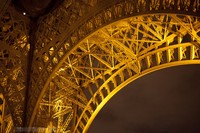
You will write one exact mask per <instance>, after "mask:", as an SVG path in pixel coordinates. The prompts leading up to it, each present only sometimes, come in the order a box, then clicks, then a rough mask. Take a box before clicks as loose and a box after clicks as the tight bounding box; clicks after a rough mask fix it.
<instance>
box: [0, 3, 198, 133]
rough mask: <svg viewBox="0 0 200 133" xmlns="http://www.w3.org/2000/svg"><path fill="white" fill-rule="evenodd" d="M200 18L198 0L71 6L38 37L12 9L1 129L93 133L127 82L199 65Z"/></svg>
mask: <svg viewBox="0 0 200 133" xmlns="http://www.w3.org/2000/svg"><path fill="white" fill-rule="evenodd" d="M9 2H10V1H9V0H8V1H6V0H4V3H9ZM5 8H7V5H6V6H5V7H2V8H1V7H0V10H5ZM199 12H200V1H199V0H162V1H161V0H117V1H116V0H106V1H105V0H64V1H63V3H62V4H61V5H60V6H58V7H57V8H56V9H55V10H53V11H51V12H50V13H48V14H47V15H45V16H42V17H40V18H39V20H38V28H37V31H36V32H35V33H33V34H34V38H32V37H30V36H29V35H28V33H30V29H29V28H27V27H29V26H30V25H29V19H28V18H26V17H24V16H23V15H21V14H18V13H17V12H16V11H15V10H14V8H12V5H10V7H9V8H8V9H7V10H5V11H4V12H3V11H2V12H0V13H1V14H0V19H1V21H0V92H2V94H3V96H4V99H5V100H6V103H7V104H6V107H8V108H9V111H10V115H9V113H8V115H6V117H5V118H4V120H5V121H4V122H5V123H7V124H6V125H8V126H6V127H1V129H2V130H3V131H4V132H5V131H6V132H12V130H13V128H12V122H13V126H15V127H21V126H22V124H23V123H24V122H26V124H27V125H28V124H29V127H40V128H37V129H35V128H34V129H33V128H30V131H31V129H32V130H34V131H35V132H51V131H53V130H54V132H65V133H71V132H75V133H79V132H86V131H87V129H88V128H89V126H90V124H91V123H92V121H93V119H94V118H95V116H96V115H97V113H98V112H99V111H100V109H101V108H102V107H103V106H104V105H105V104H106V102H107V101H108V100H109V99H110V98H111V97H112V96H113V95H114V94H116V93H117V92H118V91H119V90H121V89H122V88H123V87H124V86H126V85H127V84H128V83H130V82H132V81H134V80H135V79H137V78H139V77H141V76H143V75H145V74H147V73H150V72H152V71H155V70H159V69H162V68H165V67H170V66H177V65H185V64H200V60H199V58H200V57H199V54H200V53H199V48H200V23H199V19H200V18H199ZM33 39H34V42H31V43H34V44H33V45H35V49H31V48H34V47H33V46H32V45H31V48H30V44H29V41H31V40H32V41H33ZM30 51H31V52H30ZM29 53H31V54H29ZM32 53H33V57H29V58H28V56H32ZM32 58H33V60H32ZM28 59H31V60H28ZM30 62H31V63H30ZM27 67H30V68H27ZM27 72H28V73H27ZM29 76H30V77H29ZM29 79H30V80H31V81H29ZM26 91H28V94H25V92H26ZM25 97H28V99H26V100H28V101H27V103H28V105H27V107H26V108H25V107H24V103H25V101H24V100H25ZM25 106H26V105H25ZM25 109H26V113H27V114H23V113H24V112H23V111H25ZM25 115H26V116H25ZM7 116H8V117H7ZM11 117H12V120H11ZM23 118H26V120H25V119H24V120H25V121H23ZM9 125H10V126H9ZM23 126H24V125H23ZM24 130H26V129H24ZM36 130H37V131H36ZM49 130H50V131H49ZM34 131H31V132H34Z"/></svg>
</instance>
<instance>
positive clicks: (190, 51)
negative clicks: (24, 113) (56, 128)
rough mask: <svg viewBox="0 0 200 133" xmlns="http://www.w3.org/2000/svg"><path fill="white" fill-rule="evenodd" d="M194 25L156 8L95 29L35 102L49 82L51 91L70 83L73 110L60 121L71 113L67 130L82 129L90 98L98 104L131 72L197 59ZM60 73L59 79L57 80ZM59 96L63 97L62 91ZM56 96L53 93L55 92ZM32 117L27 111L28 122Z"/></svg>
mask: <svg viewBox="0 0 200 133" xmlns="http://www.w3.org/2000/svg"><path fill="white" fill-rule="evenodd" d="M188 23H189V24H192V25H188ZM198 28H199V18H197V17H192V16H187V15H174V14H155V15H143V16H137V17H130V18H127V19H123V20H120V21H118V22H115V23H113V24H111V25H108V26H106V27H104V28H102V29H99V30H98V31H96V32H95V33H93V34H91V35H90V36H88V37H87V38H85V39H84V40H83V41H82V42H80V43H78V44H77V45H76V46H75V47H74V48H73V49H71V50H70V51H69V52H68V53H66V54H65V57H64V58H63V59H62V61H61V62H60V63H59V65H58V66H57V67H56V68H57V69H55V70H54V71H55V72H54V73H52V76H51V77H50V78H49V80H48V81H47V82H46V85H45V86H44V89H43V92H42V93H41V95H40V98H39V99H38V103H37V104H38V105H37V106H40V103H41V102H40V101H41V99H42V97H43V101H45V100H46V96H44V95H43V94H45V89H46V88H51V87H52V86H53V87H54V90H56V91H57V90H58V91H60V90H64V91H66V89H63V85H61V84H64V85H66V84H69V86H68V87H69V88H70V89H71V90H72V91H73V92H72V94H71V93H70V94H67V96H66V95H65V94H64V95H65V97H67V98H69V99H68V102H67V103H68V104H70V105H71V106H70V110H78V112H76V114H73V113H72V112H73V111H70V112H71V113H67V115H68V116H69V119H68V117H67V118H66V117H65V118H66V120H65V121H66V123H67V125H68V126H69V123H70V122H71V121H72V119H73V121H76V120H77V124H76V126H75V128H74V129H69V127H67V128H68V130H71V131H77V132H82V131H85V130H86V129H87V128H88V126H89V124H88V123H87V121H88V120H89V121H92V118H93V117H94V116H95V113H97V112H98V111H96V108H97V105H95V104H98V105H99V106H98V108H101V107H100V105H101V106H103V103H102V100H101V99H102V97H103V98H104V97H106V96H104V94H103V93H107V94H106V95H109V94H111V95H113V94H114V93H112V92H111V88H117V87H118V85H119V84H120V83H122V84H124V85H125V84H126V80H127V79H128V78H130V77H131V76H132V75H138V74H139V75H142V74H143V73H146V71H152V70H154V69H158V68H162V67H166V66H171V65H172V66H174V65H181V64H199V49H198V48H197V47H195V46H197V45H198V39H196V38H195V37H194V36H193V34H192V31H194V29H198ZM196 34H197V35H198V33H196ZM197 38H198V36H197ZM194 44H195V46H194ZM54 61H56V59H55V60H54ZM165 65H166V66H165ZM151 69H152V70H151ZM125 74H126V75H125ZM60 77H62V80H64V81H60V80H61V79H60ZM56 80H59V82H61V84H60V85H59V84H58V83H57V82H56ZM121 81H123V82H121ZM105 83H106V84H105ZM127 83H128V82H127ZM51 84H53V85H51ZM72 84H73V85H72ZM110 84H111V85H110ZM124 85H122V86H124ZM89 86H91V88H92V89H93V90H92V89H91V88H90V87H89ZM118 88H120V87H118ZM102 90H104V91H105V92H102ZM87 91H89V93H88V92H87ZM46 94H47V93H46ZM74 95H76V96H77V98H74ZM111 95H109V97H111ZM59 96H60V97H62V98H63V94H60V95H59ZM59 96H56V95H55V97H57V98H58V97H59ZM71 96H72V97H73V98H71ZM63 99H64V100H65V101H66V99H65V98H63ZM94 99H95V101H94ZM107 99H109V98H107ZM61 101H62V100H61ZM105 101H106V100H104V102H105ZM98 102H99V103H98ZM42 104H43V105H44V104H45V103H42ZM58 104H60V103H58ZM93 104H94V105H93ZM43 105H42V106H43ZM72 105H75V107H74V106H72ZM95 106H96V107H95ZM75 108H77V109H75ZM35 109H37V107H36V108H35ZM97 110H98V109H97ZM41 111H42V110H41ZM57 111H58V112H59V110H57ZM86 112H87V113H86ZM93 112H94V114H93ZM34 113H36V111H35V112H34ZM54 113H55V112H54ZM91 116H92V117H91ZM59 117H60V116H59ZM33 119H34V117H33V116H32V122H33ZM36 119H38V118H37V117H36ZM37 121H38V120H37ZM35 122H36V121H35ZM89 123H90V122H89ZM35 124H37V122H36V123H35ZM70 128H71V127H70ZM60 130H61V129H60Z"/></svg>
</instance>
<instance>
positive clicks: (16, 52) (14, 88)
mask: <svg viewBox="0 0 200 133" xmlns="http://www.w3.org/2000/svg"><path fill="white" fill-rule="evenodd" d="M0 19H1V22H0V28H1V29H0V64H1V65H0V82H1V84H0V87H1V92H2V93H3V95H4V98H5V100H6V103H7V105H8V107H9V110H10V113H11V116H12V120H13V123H14V125H15V126H22V119H23V118H22V117H23V115H24V114H23V111H24V96H25V93H24V91H25V89H26V74H27V73H26V67H27V56H28V52H29V43H28V36H27V34H28V33H27V32H28V29H27V24H28V22H29V21H28V19H27V18H25V17H24V18H23V16H22V15H21V14H18V13H17V12H16V11H15V9H14V8H13V7H9V8H8V10H7V11H6V12H5V13H4V14H3V16H2V17H1V18H0Z"/></svg>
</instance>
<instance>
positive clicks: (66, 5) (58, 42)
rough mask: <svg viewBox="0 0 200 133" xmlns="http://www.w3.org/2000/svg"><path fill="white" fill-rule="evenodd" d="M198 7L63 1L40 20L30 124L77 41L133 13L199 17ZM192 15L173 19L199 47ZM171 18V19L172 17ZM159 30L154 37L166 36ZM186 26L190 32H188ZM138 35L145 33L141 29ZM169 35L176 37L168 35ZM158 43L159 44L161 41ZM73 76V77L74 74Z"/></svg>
mask: <svg viewBox="0 0 200 133" xmlns="http://www.w3.org/2000/svg"><path fill="white" fill-rule="evenodd" d="M199 6H200V4H199V0H163V1H160V0H137V1H136V0H119V1H115V0H108V1H102V0H86V1H82V0H81V1H73V0H65V1H64V2H63V4H62V5H60V6H59V7H58V8H57V9H56V10H54V11H52V12H51V13H49V14H48V15H46V16H44V17H43V18H41V19H40V21H39V23H40V25H39V28H38V30H37V33H36V36H37V37H36V38H37V43H36V49H35V54H34V58H33V62H34V63H33V64H34V65H33V66H32V74H31V88H30V91H29V95H30V99H29V101H28V102H29V103H31V104H29V105H28V109H29V110H28V114H27V121H28V123H30V124H29V125H30V126H31V125H32V124H33V122H34V119H35V115H36V112H37V110H38V108H39V103H40V101H41V99H42V97H43V95H44V93H45V91H46V88H48V86H49V82H50V81H51V79H52V77H54V76H55V74H56V73H57V70H58V69H59V68H60V67H61V66H62V64H63V62H66V64H70V62H72V61H71V58H70V60H69V61H70V62H69V61H66V59H67V58H68V57H69V54H70V52H71V50H75V49H77V47H78V45H77V44H79V43H80V42H81V41H82V40H83V39H84V38H86V37H87V36H90V35H91V34H92V33H93V32H95V31H96V30H98V29H100V28H102V27H104V26H106V25H108V24H110V23H113V22H115V21H118V20H122V19H125V18H129V17H131V16H141V15H142V14H143V15H144V14H160V15H161V14H163V13H171V14H185V15H190V16H198V15H199ZM180 16H181V15H180ZM189 18H191V20H188V19H186V21H185V20H183V19H182V17H179V16H178V15H175V18H170V19H176V20H173V21H175V23H180V24H182V25H179V27H180V26H181V27H185V28H186V31H184V32H187V33H188V34H189V35H190V36H192V38H193V40H194V42H195V43H194V45H198V46H199V33H198V34H196V33H197V31H195V30H194V25H193V21H197V22H198V21H199V20H197V18H196V20H193V19H195V17H194V18H193V17H189ZM155 20H156V18H155ZM139 21H141V20H139ZM145 21H147V22H148V21H154V18H152V20H145ZM160 21H161V22H162V21H165V20H162V18H161V19H160ZM166 21H167V20H166ZM168 21H169V22H170V20H168ZM143 26H144V28H146V29H148V28H147V27H149V25H148V24H144V25H143ZM179 27H176V26H173V28H172V29H171V30H176V28H179ZM196 27H198V26H196ZM136 28H137V27H136ZM151 28H153V27H149V30H150V29H151ZM157 29H160V28H159V27H157ZM157 29H156V27H154V32H153V33H151V36H155V38H157V39H161V38H162V37H163V36H162V35H159V32H157V31H155V30H157ZM187 29H188V30H190V31H187ZM196 29H197V28H196ZM140 30H143V29H140ZM161 31H162V30H161ZM161 31H160V32H161ZM175 32H176V31H175ZM139 34H142V32H141V33H139ZM105 36H106V34H105ZM148 37H149V36H148ZM155 38H154V39H155ZM169 38H173V37H169ZM180 38H181V37H180ZM152 39H153V38H152ZM154 41H156V40H154ZM115 43H117V44H118V45H120V41H118V42H115ZM121 43H122V42H121ZM139 43H142V42H139ZM149 43H150V42H149ZM152 43H153V42H152ZM161 43H162V41H161ZM149 45H150V44H149ZM157 45H159V43H158V44H157ZM113 47H115V46H113ZM141 47H148V46H141ZM105 48H106V47H105ZM81 49H82V50H85V51H87V50H88V49H86V48H85V47H83V48H81ZM121 49H123V48H121ZM128 49H129V48H126V50H128ZM119 51H120V50H119ZM128 51H129V53H131V54H132V51H131V49H129V50H128ZM143 52H145V51H143ZM105 54H107V53H105ZM132 55H133V54H132ZM96 56H97V55H96ZM133 57H134V56H133ZM74 58H75V57H74ZM89 58H91V60H93V58H95V59H97V58H98V57H94V56H91V57H89ZM100 58H101V57H99V60H100ZM104 58H106V57H104ZM112 58H114V57H112ZM104 62H106V61H104ZM87 65H89V64H87ZM104 65H105V66H107V67H112V66H110V65H109V64H107V63H105V64H104ZM90 67H91V66H90ZM88 68H89V67H88ZM97 69H98V68H97ZM80 70H81V68H78V69H76V70H73V71H74V72H75V71H80ZM71 71H72V70H71ZM87 72H90V73H95V72H96V70H92V71H91V70H90V71H89V69H88V71H86V72H80V73H81V74H82V75H85V76H86V75H87V76H89V75H88V73H87ZM71 77H72V78H73V76H71ZM89 77H90V76H89ZM89 77H88V78H89ZM93 77H95V75H94V74H93V76H92V77H90V78H89V79H91V78H93ZM79 78H80V77H79ZM81 79H82V78H81ZM81 79H79V80H78V79H76V83H77V82H79V81H80V80H81ZM86 80H88V79H84V80H83V81H84V82H86ZM81 82H82V81H81ZM79 84H80V83H79ZM81 85H82V83H81Z"/></svg>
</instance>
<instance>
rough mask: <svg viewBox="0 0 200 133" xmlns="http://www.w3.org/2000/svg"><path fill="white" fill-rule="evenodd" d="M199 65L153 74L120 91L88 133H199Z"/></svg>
mask: <svg viewBox="0 0 200 133" xmlns="http://www.w3.org/2000/svg"><path fill="white" fill-rule="evenodd" d="M199 76H200V65H189V66H178V67H172V68H167V69H162V70H160V71H156V72H153V73H150V74H148V75H146V76H143V77H142V78H140V79H138V80H136V81H134V82H132V83H131V84H129V85H128V86H126V87H125V88H124V89H123V90H121V91H120V92H118V93H117V94H116V95H115V96H114V97H113V98H112V99H111V100H110V101H109V102H108V103H107V104H106V105H105V106H104V107H103V109H102V110H101V111H100V113H99V114H98V115H97V117H96V119H95V120H94V121H93V123H92V125H91V127H90V128H89V130H88V133H200V85H199V84H200V78H199Z"/></svg>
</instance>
